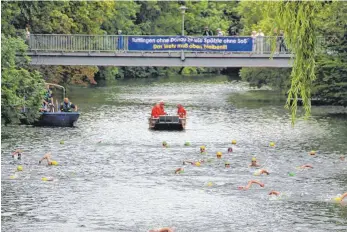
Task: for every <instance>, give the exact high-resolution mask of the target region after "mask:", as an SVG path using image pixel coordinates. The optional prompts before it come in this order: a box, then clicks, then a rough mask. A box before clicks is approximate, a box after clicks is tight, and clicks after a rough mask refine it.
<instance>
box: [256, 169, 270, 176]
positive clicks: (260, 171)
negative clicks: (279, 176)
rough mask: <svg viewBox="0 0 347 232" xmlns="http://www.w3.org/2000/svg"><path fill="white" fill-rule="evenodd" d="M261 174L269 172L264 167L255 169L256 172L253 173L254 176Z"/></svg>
mask: <svg viewBox="0 0 347 232" xmlns="http://www.w3.org/2000/svg"><path fill="white" fill-rule="evenodd" d="M261 174H266V175H270V173H269V172H268V171H267V170H265V169H260V170H257V172H256V173H255V175H256V176H260V175H261Z"/></svg>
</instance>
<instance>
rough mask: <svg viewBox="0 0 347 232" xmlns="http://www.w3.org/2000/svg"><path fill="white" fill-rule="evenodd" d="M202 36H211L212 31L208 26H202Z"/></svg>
mask: <svg viewBox="0 0 347 232" xmlns="http://www.w3.org/2000/svg"><path fill="white" fill-rule="evenodd" d="M202 35H203V36H213V32H212V31H211V30H210V29H208V26H206V27H205V28H204V32H203V33H202Z"/></svg>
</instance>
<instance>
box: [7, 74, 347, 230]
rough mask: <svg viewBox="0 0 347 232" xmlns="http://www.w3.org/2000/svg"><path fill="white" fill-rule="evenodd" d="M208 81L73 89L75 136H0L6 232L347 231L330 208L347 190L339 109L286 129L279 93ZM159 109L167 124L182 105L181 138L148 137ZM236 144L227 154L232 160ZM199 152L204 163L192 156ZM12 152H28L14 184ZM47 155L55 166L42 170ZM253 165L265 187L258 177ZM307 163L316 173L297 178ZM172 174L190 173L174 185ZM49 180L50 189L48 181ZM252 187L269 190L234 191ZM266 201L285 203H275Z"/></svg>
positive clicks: (344, 220)
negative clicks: (167, 231)
mask: <svg viewBox="0 0 347 232" xmlns="http://www.w3.org/2000/svg"><path fill="white" fill-rule="evenodd" d="M212 80H214V81H213V82H211V81H208V80H207V79H204V80H201V81H199V80H197V79H196V78H191V79H188V80H187V81H185V82H173V81H171V80H170V81H169V82H167V81H157V82H147V81H143V82H139V81H130V82H126V83H123V84H121V83H118V85H115V86H109V87H99V88H93V89H88V88H77V89H74V90H73V92H70V93H69V97H70V99H71V100H72V102H73V103H75V104H77V105H78V106H79V108H80V110H81V117H80V119H79V121H78V126H77V127H76V128H35V127H29V126H9V127H2V147H1V151H2V156H1V161H2V164H1V167H2V171H1V177H2V180H1V184H2V186H1V190H2V195H1V206H2V209H1V213H2V216H1V221H2V230H3V231H37V232H38V231H148V230H149V229H151V228H158V227H163V226H171V227H175V228H176V231H178V232H179V231H206V232H213V231H216V232H221V231H236V230H237V231H347V207H346V206H341V205H336V204H334V203H332V202H331V201H330V199H331V198H332V197H334V196H336V195H337V194H339V193H340V194H341V193H343V192H346V191H347V178H346V177H347V161H340V160H339V157H340V155H341V154H346V150H347V144H346V136H347V120H346V118H345V117H344V116H341V115H340V114H338V113H341V112H343V109H340V108H337V107H315V108H314V109H313V116H312V117H311V118H310V119H309V120H308V121H303V120H299V121H298V122H297V124H296V126H295V127H294V128H293V127H292V126H291V124H290V117H289V114H288V112H287V111H286V110H285V109H284V107H283V105H284V101H283V99H281V98H280V96H279V95H277V94H276V93H274V92H270V91H249V88H248V85H247V84H245V83H241V82H236V81H228V80H227V79H225V78H220V77H218V78H216V79H212ZM162 99H163V100H165V102H166V103H167V104H166V111H167V112H169V113H175V111H176V108H175V105H176V104H177V103H181V104H183V105H184V106H185V107H186V109H187V112H188V116H189V120H188V124H187V129H186V130H185V131H184V132H165V131H164V132H157V131H150V130H148V124H147V118H148V116H149V113H150V111H151V107H152V105H153V104H154V103H155V102H157V101H159V100H162ZM233 139H235V140H237V144H236V145H233V149H234V152H233V153H231V154H227V148H228V147H230V146H232V145H231V140H233ZM61 140H64V141H65V143H64V144H60V141H61ZM162 141H166V142H167V143H168V144H169V145H170V147H169V148H162V146H161V143H162ZM186 141H190V143H191V146H187V147H186V146H184V143H185V142H186ZM271 141H273V142H275V143H276V147H275V148H270V147H269V143H270V142H271ZM201 145H206V148H207V154H206V155H200V154H199V146H201ZM18 147H21V148H23V149H24V150H25V152H24V155H23V160H22V165H23V171H22V172H19V173H17V174H16V175H17V178H16V179H10V178H9V176H10V175H13V173H14V171H15V169H16V162H15V161H14V160H13V159H12V157H11V156H10V152H11V151H13V150H14V149H15V148H18ZM310 150H317V151H318V152H317V155H316V156H314V157H312V156H309V155H308V154H307V153H308V151H310ZM48 151H52V153H53V158H54V159H55V160H57V161H58V162H59V166H56V167H47V166H45V165H38V160H39V159H40V158H41V157H42V155H43V154H44V153H45V152H48ZM217 151H222V152H223V160H222V161H218V160H216V159H214V161H213V162H212V163H210V164H208V165H207V164H204V165H202V166H201V167H194V166H183V165H182V161H183V160H192V161H197V160H199V159H205V160H206V159H207V158H210V159H212V158H215V154H216V152H217ZM253 156H256V157H257V159H258V162H259V163H260V164H262V166H263V167H265V168H267V169H268V170H269V171H270V172H271V174H270V175H269V176H254V175H253V173H254V171H255V170H254V169H251V168H249V167H248V164H249V163H250V160H251V158H252V157H253ZM226 160H227V161H230V162H231V168H230V169H225V168H224V167H223V164H224V161H226ZM307 163H309V164H312V165H313V166H314V169H312V170H306V171H301V170H298V169H296V167H297V166H299V165H303V164H307ZM178 167H184V168H185V172H184V173H183V174H180V175H175V174H174V170H175V169H176V168H178ZM288 172H294V173H295V176H293V177H291V176H289V175H288ZM44 176H50V177H53V178H55V181H53V182H43V181H41V178H42V177H44ZM251 179H256V180H260V181H263V182H264V183H265V187H264V188H260V187H258V186H254V187H252V188H251V190H249V191H240V190H238V189H237V186H240V185H245V184H246V183H247V182H248V181H249V180H251ZM208 182H212V183H213V186H212V187H208V186H207V183H208ZM271 190H277V191H280V192H283V193H284V194H285V195H284V196H283V197H282V198H270V197H269V196H268V192H269V191H271Z"/></svg>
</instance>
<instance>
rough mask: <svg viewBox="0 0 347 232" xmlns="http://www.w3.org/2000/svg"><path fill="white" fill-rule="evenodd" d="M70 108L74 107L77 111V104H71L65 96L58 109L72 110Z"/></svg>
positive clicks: (63, 110) (62, 110)
mask: <svg viewBox="0 0 347 232" xmlns="http://www.w3.org/2000/svg"><path fill="white" fill-rule="evenodd" d="M72 109H75V111H77V105H74V104H72V102H70V101H69V99H68V98H67V97H66V98H64V102H63V103H62V104H61V106H60V111H61V112H72Z"/></svg>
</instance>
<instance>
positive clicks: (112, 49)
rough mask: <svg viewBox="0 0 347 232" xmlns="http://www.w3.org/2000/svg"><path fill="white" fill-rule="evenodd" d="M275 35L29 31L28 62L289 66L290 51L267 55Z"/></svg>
mask: <svg viewBox="0 0 347 232" xmlns="http://www.w3.org/2000/svg"><path fill="white" fill-rule="evenodd" d="M208 38H210V39H208ZM206 39H207V40H206ZM277 39H278V37H263V38H262V39H261V40H253V39H252V38H251V37H213V38H212V37H201V36H185V37H182V36H125V35H124V36H122V35H120V36H119V35H118V36H116V35H61V34H59V35H58V34H49V35H43V34H32V35H30V38H29V39H28V41H27V42H28V44H29V50H28V55H29V56H30V57H31V59H32V61H31V64H32V65H96V66H158V67H160V66H166V67H223V68H224V67H291V66H292V59H291V58H292V57H293V54H290V53H288V52H286V51H281V52H280V53H279V54H278V53H275V54H274V55H271V54H272V50H274V49H276V48H275V47H276V41H278V40H277ZM205 42H206V43H207V44H206V43H205ZM274 46H275V47H274ZM283 50H284V49H283Z"/></svg>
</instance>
